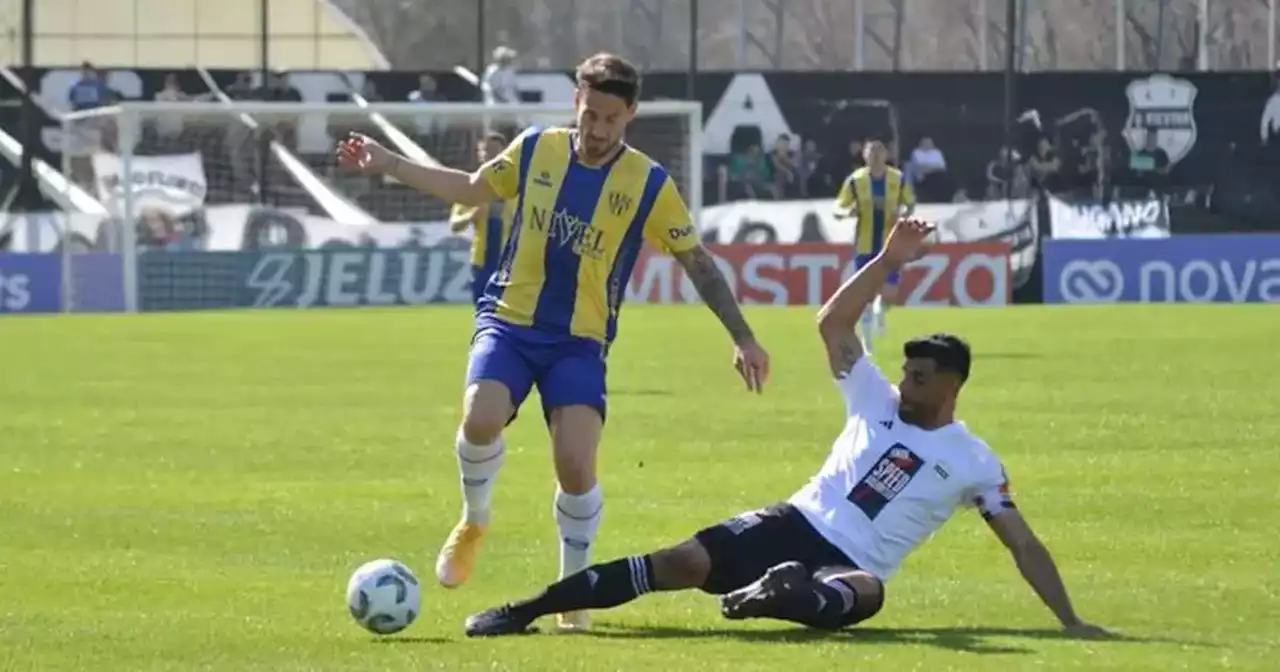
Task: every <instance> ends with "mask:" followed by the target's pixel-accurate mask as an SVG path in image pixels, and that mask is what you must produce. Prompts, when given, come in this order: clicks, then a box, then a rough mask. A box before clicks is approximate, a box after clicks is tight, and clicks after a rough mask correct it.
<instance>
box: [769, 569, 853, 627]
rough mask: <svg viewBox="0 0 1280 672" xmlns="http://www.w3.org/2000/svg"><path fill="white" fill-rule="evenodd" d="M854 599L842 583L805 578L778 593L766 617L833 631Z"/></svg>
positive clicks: (841, 621)
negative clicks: (783, 592) (801, 581)
mask: <svg viewBox="0 0 1280 672" xmlns="http://www.w3.org/2000/svg"><path fill="white" fill-rule="evenodd" d="M837 581H838V580H837ZM855 599H856V598H855V595H854V593H853V591H852V590H851V589H849V588H848V587H847V586H846V585H844V584H843V582H841V583H839V584H838V585H833V584H831V583H824V582H821V581H806V582H805V583H802V584H800V585H798V586H796V587H795V588H792V589H791V590H789V591H787V592H786V593H785V594H784V595H781V596H779V599H778V601H777V602H776V603H775V604H776V606H775V607H774V609H773V610H772V613H769V614H768V616H769V617H770V618H776V619H779V620H783V621H790V622H792V623H799V624H801V625H807V626H809V627H811V628H820V629H823V630H837V629H839V628H841V627H844V622H845V614H847V613H849V611H850V610H851V609H852V608H853V602H854V600H855Z"/></svg>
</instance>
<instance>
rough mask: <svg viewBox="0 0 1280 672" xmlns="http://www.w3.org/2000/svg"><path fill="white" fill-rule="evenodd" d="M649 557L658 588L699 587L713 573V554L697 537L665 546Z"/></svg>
mask: <svg viewBox="0 0 1280 672" xmlns="http://www.w3.org/2000/svg"><path fill="white" fill-rule="evenodd" d="M649 557H650V559H651V560H652V562H653V579H654V583H656V584H657V586H656V587H657V589H658V590H685V589H688V588H698V587H700V586H702V585H703V584H704V583H706V582H707V576H708V575H709V574H710V573H711V556H710V555H709V554H708V553H707V549H705V548H703V547H702V544H700V543H698V540H697V539H690V540H688V541H686V542H684V543H682V544H680V545H678V546H673V547H671V548H664V549H662V550H661V551H658V552H657V553H654V554H652V555H650V556H649Z"/></svg>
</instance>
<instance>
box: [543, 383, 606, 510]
mask: <svg viewBox="0 0 1280 672" xmlns="http://www.w3.org/2000/svg"><path fill="white" fill-rule="evenodd" d="M548 421H549V423H550V426H551V443H552V446H553V450H554V453H555V465H556V478H557V479H558V480H559V481H560V488H561V489H562V490H564V491H565V492H569V493H574V494H578V493H583V492H587V491H588V490H590V489H591V488H593V487H595V485H596V449H597V448H598V447H599V445H600V431H601V421H600V414H599V412H597V411H596V410H595V409H593V408H591V407H589V406H581V405H575V406H564V407H561V408H556V409H553V410H552V411H551V413H550V414H549V418H548Z"/></svg>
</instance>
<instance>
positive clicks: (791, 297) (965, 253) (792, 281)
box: [626, 243, 1013, 306]
mask: <svg viewBox="0 0 1280 672" xmlns="http://www.w3.org/2000/svg"><path fill="white" fill-rule="evenodd" d="M707 247H708V250H709V251H710V252H711V255H712V257H713V258H714V259H715V261H716V265H717V266H718V267H719V268H720V272H721V273H723V274H724V276H725V278H726V280H728V282H729V286H730V288H731V289H732V290H733V292H734V295H735V296H737V297H738V300H739V301H741V302H743V303H748V304H773V305H818V304H820V303H822V302H823V301H825V300H826V299H827V297H829V296H831V294H832V293H834V292H835V290H836V289H837V288H838V287H839V286H840V283H841V282H843V281H844V279H845V278H848V277H849V276H850V275H852V274H853V272H854V270H855V268H854V265H853V253H852V251H851V250H850V248H849V246H848V245H833V244H827V243H797V244H794V245H778V244H760V245H715V244H712V245H708V246H707ZM1012 275H1013V274H1012V270H1011V268H1010V263H1009V247H1008V245H1006V244H1003V243H957V244H945V243H944V244H939V245H935V246H934V247H932V248H931V249H930V250H929V252H928V253H927V254H926V255H925V256H924V257H922V258H921V259H918V260H916V261H914V262H912V263H911V264H909V265H908V266H907V267H905V268H904V269H903V271H902V275H901V282H900V285H899V291H898V301H899V302H900V303H903V304H906V305H909V306H948V305H954V306H1003V305H1007V304H1008V303H1009V301H1010V297H1011V294H1012V291H1013V282H1012ZM626 296H627V300H628V301H630V302H635V303H694V302H697V301H699V300H700V299H699V298H698V292H697V290H696V289H695V288H694V286H693V283H692V282H690V281H689V279H688V278H687V277H686V276H685V273H684V270H683V269H682V268H681V267H680V265H679V264H678V263H676V261H675V260H674V259H672V258H671V257H668V256H664V255H661V254H659V253H657V252H654V251H652V250H648V249H646V250H645V252H644V253H643V254H641V255H640V258H639V260H638V261H637V263H636V269H635V273H634V275H632V278H631V283H630V284H629V285H628V286H627V294H626Z"/></svg>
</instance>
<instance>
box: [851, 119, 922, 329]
mask: <svg viewBox="0 0 1280 672" xmlns="http://www.w3.org/2000/svg"><path fill="white" fill-rule="evenodd" d="M862 152H863V154H862V156H863V159H864V160H865V161H866V162H867V165H865V166H863V167H862V168H859V169H857V170H855V171H853V173H852V174H850V175H849V176H848V177H847V178H845V180H844V183H843V184H841V185H840V193H838V194H837V195H836V216H837V217H840V218H842V217H856V218H857V220H858V223H857V228H856V231H855V234H854V236H855V237H854V254H855V255H856V256H855V263H856V264H857V266H858V268H861V267H863V266H864V265H866V264H868V263H870V262H871V260H872V259H874V258H875V256H876V255H877V254H879V253H880V249H881V248H882V247H883V246H884V239H885V236H886V235H888V233H889V228H890V227H891V226H893V223H894V222H896V221H897V220H898V217H907V216H909V215H911V213H912V211H913V210H915V205H916V196H915V191H914V190H913V189H912V188H911V182H910V181H909V180H907V179H906V176H904V175H903V174H902V171H900V170H898V169H897V168H894V167H893V166H890V165H889V150H888V148H886V147H885V146H884V143H883V142H881V141H879V140H869V141H867V143H866V144H865V145H863V150H862ZM897 289H898V273H897V272H896V271H895V272H894V273H892V274H891V275H890V276H889V279H888V282H886V283H885V286H884V289H883V290H882V293H881V295H880V296H878V297H876V300H875V302H874V303H872V304H871V307H870V308H869V309H868V311H867V314H866V315H863V316H862V320H863V328H862V341H863V347H864V348H866V349H867V350H868V351H870V350H871V346H872V343H873V342H874V340H875V337H876V336H880V335H882V334H884V330H885V316H886V314H887V313H888V312H889V304H891V303H892V302H893V301H894V300H895V299H896V298H897Z"/></svg>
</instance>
